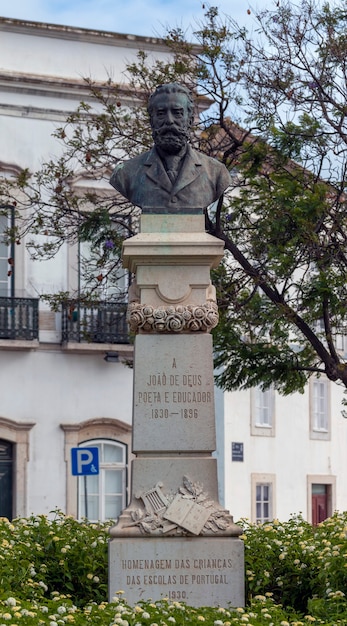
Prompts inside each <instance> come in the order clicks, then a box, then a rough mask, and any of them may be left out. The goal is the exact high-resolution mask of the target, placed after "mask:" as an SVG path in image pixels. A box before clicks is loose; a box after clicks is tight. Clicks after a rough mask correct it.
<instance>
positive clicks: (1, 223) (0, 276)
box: [0, 207, 14, 297]
mask: <svg viewBox="0 0 347 626" xmlns="http://www.w3.org/2000/svg"><path fill="white" fill-rule="evenodd" d="M2 211H6V212H4V213H1V212H2ZM12 220H13V209H11V208H9V209H6V207H0V296H3V297H4V296H5V297H7V296H9V295H11V294H12V292H13V287H14V282H13V281H14V274H13V256H14V246H13V245H10V246H9V245H8V244H7V243H5V241H4V233H5V231H6V229H7V228H8V227H9V226H11V222H12ZM12 226H13V224H12Z"/></svg>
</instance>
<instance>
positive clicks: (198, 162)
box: [110, 83, 230, 213]
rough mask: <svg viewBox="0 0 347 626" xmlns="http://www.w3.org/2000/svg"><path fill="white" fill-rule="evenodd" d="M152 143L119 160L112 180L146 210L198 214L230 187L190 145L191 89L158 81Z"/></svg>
mask: <svg viewBox="0 0 347 626" xmlns="http://www.w3.org/2000/svg"><path fill="white" fill-rule="evenodd" d="M148 112H149V115H150V121H151V128H152V135H153V139H154V146H153V148H152V149H151V150H149V151H148V152H144V153H143V154H140V155H139V156H137V157H134V158H132V159H129V160H128V161H125V162H122V163H118V165H117V167H116V168H115V170H114V172H113V174H112V176H111V179H110V183H111V185H113V187H114V188H115V189H117V191H119V192H120V193H121V194H122V195H123V196H124V197H125V198H127V200H129V201H130V202H131V203H132V204H134V205H136V206H139V207H140V208H141V209H142V211H143V212H144V213H201V212H202V210H203V209H204V208H206V207H207V206H209V205H210V204H212V203H213V202H215V200H218V199H219V198H220V196H221V195H222V194H223V192H224V190H225V189H226V188H227V187H228V186H229V185H230V175H229V172H228V170H227V169H226V167H225V166H224V165H223V164H222V163H220V162H219V161H217V160H216V159H213V158H211V157H208V156H206V155H205V154H203V153H202V152H198V151H197V150H194V149H193V148H192V147H191V146H190V144H189V143H188V140H189V131H190V127H191V124H192V121H193V101H192V97H191V93H190V91H189V90H188V89H187V88H186V87H185V86H184V85H180V84H179V83H168V84H166V85H160V86H159V87H158V88H157V89H156V91H155V92H154V93H153V94H152V95H151V97H150V100H149V104H148Z"/></svg>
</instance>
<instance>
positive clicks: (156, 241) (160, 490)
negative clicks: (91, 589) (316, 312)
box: [109, 215, 244, 606]
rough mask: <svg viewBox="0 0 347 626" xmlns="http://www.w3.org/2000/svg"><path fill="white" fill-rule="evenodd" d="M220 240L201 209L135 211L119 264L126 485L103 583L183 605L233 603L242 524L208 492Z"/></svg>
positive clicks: (239, 584) (238, 598)
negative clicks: (214, 275)
mask: <svg viewBox="0 0 347 626" xmlns="http://www.w3.org/2000/svg"><path fill="white" fill-rule="evenodd" d="M222 255H223V243H222V242H221V241H220V240H218V239H216V238H214V237H211V236H210V235H208V234H206V233H205V232H204V222H203V216H198V215H142V218H141V232H140V234H139V235H137V236H135V237H133V238H131V239H129V240H126V241H125V242H124V249H123V265H124V267H126V268H128V269H129V270H130V271H131V272H133V274H134V275H135V282H134V284H133V286H132V288H131V290H130V291H129V310H128V318H129V324H130V328H131V329H132V331H133V332H135V333H136V339H135V363H134V402H133V452H134V454H135V455H136V458H135V460H134V461H133V463H132V494H131V501H130V504H129V506H128V507H127V508H126V509H125V510H124V511H123V512H122V514H121V516H120V518H119V520H118V523H117V525H116V526H114V527H113V528H112V529H111V537H112V539H111V540H110V545H109V566H110V569H109V594H110V598H112V596H113V595H114V594H115V592H116V591H117V590H118V589H122V590H123V591H124V592H125V597H126V599H127V600H128V602H130V603H135V602H137V601H138V600H139V599H141V598H142V599H149V598H151V599H152V600H159V599H160V598H162V597H168V598H170V599H172V600H174V599H176V600H184V601H185V602H187V603H188V604H191V605H193V606H202V605H211V606H217V605H225V606H226V605H227V604H229V603H232V604H233V605H238V606H242V605H243V603H244V566H243V543H242V541H241V540H240V539H239V538H238V537H239V535H240V533H241V530H240V528H238V527H237V526H236V525H235V524H234V522H233V518H232V516H231V515H230V513H229V512H228V511H226V510H224V509H223V508H222V507H221V506H220V504H219V502H218V483H217V465H216V460H215V459H214V458H213V457H212V452H213V451H214V450H215V446H216V437H215V416H214V391H213V390H214V381H213V358H212V338H211V335H210V334H209V331H210V330H211V329H212V328H213V327H214V326H215V325H216V324H217V323H218V309H217V305H216V301H215V291H214V288H213V286H212V285H211V282H210V270H211V268H213V267H216V266H217V265H218V263H219V262H220V260H221V258H222Z"/></svg>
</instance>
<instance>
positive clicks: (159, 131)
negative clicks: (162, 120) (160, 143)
mask: <svg viewBox="0 0 347 626" xmlns="http://www.w3.org/2000/svg"><path fill="white" fill-rule="evenodd" d="M168 134H172V135H177V137H182V138H185V139H187V138H188V137H189V130H188V129H187V128H179V127H177V126H173V125H170V126H169V125H168V126H161V127H160V128H156V129H155V130H154V131H153V138H155V137H163V136H165V135H168Z"/></svg>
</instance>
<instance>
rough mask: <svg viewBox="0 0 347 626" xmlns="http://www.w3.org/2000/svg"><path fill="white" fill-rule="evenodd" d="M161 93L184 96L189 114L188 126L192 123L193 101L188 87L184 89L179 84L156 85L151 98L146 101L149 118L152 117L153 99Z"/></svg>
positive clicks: (183, 86)
mask: <svg viewBox="0 0 347 626" xmlns="http://www.w3.org/2000/svg"><path fill="white" fill-rule="evenodd" d="M163 93H167V94H170V93H182V94H184V95H185V96H186V98H187V108H188V113H189V118H190V120H189V121H190V124H192V123H193V119H194V101H193V98H192V94H191V92H190V90H189V89H188V87H186V86H185V85H181V84H180V83H166V84H164V85H158V87H157V88H156V90H155V91H154V92H153V93H152V94H151V96H150V97H149V100H148V107H147V111H148V113H149V116H150V118H151V117H152V112H153V102H154V100H155V98H156V97H157V96H161V95H162V94H163Z"/></svg>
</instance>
